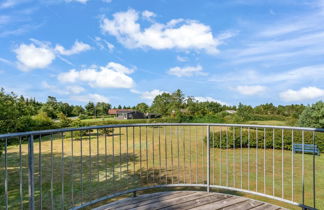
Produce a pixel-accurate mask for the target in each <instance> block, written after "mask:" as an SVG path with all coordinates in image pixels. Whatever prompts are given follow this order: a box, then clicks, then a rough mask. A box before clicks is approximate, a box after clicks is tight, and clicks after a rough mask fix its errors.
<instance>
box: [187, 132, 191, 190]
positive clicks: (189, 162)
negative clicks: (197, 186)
mask: <svg viewBox="0 0 324 210" xmlns="http://www.w3.org/2000/svg"><path fill="white" fill-rule="evenodd" d="M188 128H189V168H190V172H189V176H190V184H192V171H191V126H189V127H188Z"/></svg>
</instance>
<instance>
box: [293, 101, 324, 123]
mask: <svg viewBox="0 0 324 210" xmlns="http://www.w3.org/2000/svg"><path fill="white" fill-rule="evenodd" d="M299 125H300V126H303V127H313V128H324V102H323V101H318V102H317V103H315V104H313V105H311V106H308V107H306V108H305V110H304V111H303V112H302V113H301V115H300V117H299Z"/></svg>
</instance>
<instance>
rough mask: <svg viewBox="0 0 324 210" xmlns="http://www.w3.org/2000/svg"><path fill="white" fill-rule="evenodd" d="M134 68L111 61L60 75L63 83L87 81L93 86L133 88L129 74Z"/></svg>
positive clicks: (59, 77)
mask: <svg viewBox="0 0 324 210" xmlns="http://www.w3.org/2000/svg"><path fill="white" fill-rule="evenodd" d="M133 71H134V70H133V69H129V68H127V67H125V66H123V65H121V64H118V63H114V62H110V63H108V64H107V65H106V66H100V67H98V66H93V67H91V68H87V69H82V70H80V71H77V70H75V69H72V70H70V71H68V72H65V73H61V74H59V75H58V80H59V81H61V82H63V83H77V82H87V83H88V84H89V85H90V86H91V87H100V88H132V87H133V86H134V81H133V79H132V78H131V77H130V76H129V74H131V73H132V72H133Z"/></svg>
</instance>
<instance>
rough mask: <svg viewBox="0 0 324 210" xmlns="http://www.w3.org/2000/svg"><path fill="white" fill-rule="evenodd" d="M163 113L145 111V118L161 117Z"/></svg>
mask: <svg viewBox="0 0 324 210" xmlns="http://www.w3.org/2000/svg"><path fill="white" fill-rule="evenodd" d="M160 117H161V115H160V114H157V113H145V118H147V119H153V118H160Z"/></svg>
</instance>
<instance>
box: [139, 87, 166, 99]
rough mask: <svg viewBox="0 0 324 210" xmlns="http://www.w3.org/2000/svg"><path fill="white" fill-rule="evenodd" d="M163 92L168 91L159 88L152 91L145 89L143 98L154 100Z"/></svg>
mask: <svg viewBox="0 0 324 210" xmlns="http://www.w3.org/2000/svg"><path fill="white" fill-rule="evenodd" d="M162 93H167V92H166V91H162V90H158V89H154V90H151V91H145V92H143V93H142V95H141V98H143V99H146V100H149V101H153V100H154V98H155V97H156V96H158V95H161V94H162Z"/></svg>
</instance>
